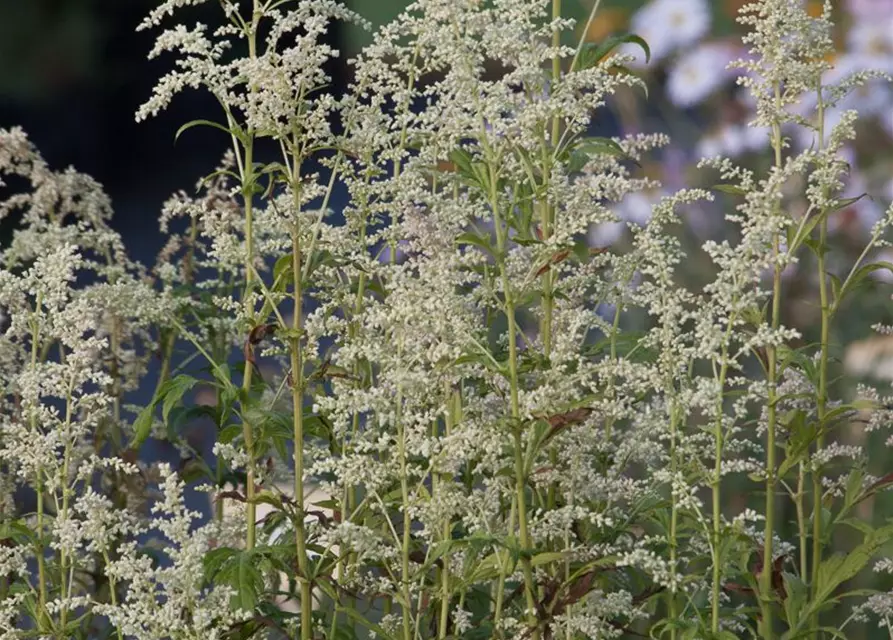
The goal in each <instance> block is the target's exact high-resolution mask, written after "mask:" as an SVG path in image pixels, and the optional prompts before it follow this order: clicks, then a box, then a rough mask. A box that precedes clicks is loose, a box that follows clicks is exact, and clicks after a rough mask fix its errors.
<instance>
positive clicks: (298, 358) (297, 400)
mask: <svg viewBox="0 0 893 640" xmlns="http://www.w3.org/2000/svg"><path fill="white" fill-rule="evenodd" d="M294 167H295V168H294V171H295V174H296V175H295V176H294V182H293V187H292V188H293V190H295V205H296V207H297V209H298V210H300V195H299V193H298V192H297V184H298V182H297V173H298V171H299V169H298V163H297V162H296V163H295V165H294ZM298 224H299V222H297V221H296V222H295V229H294V232H293V233H292V271H293V272H294V280H295V286H294V306H295V309H294V318H293V320H292V331H293V332H294V337H293V338H292V340H291V376H292V384H291V397H292V412H293V421H294V422H293V425H292V426H293V429H294V465H295V495H294V501H295V511H296V512H297V518H296V519H295V546H296V551H297V555H298V574H299V575H298V580H299V581H300V585H301V640H310V639H311V638H312V636H313V612H312V608H311V607H312V604H313V602H312V598H313V594H312V590H311V585H310V576H309V575H308V564H307V536H306V531H305V530H304V358H303V356H304V354H303V350H302V342H301V334H302V332H303V310H302V303H303V298H304V294H303V286H302V284H303V283H302V282H301V258H302V257H301V241H300V237H299V235H298V234H299V229H298Z"/></svg>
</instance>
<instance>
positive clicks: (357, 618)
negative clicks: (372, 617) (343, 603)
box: [336, 607, 394, 640]
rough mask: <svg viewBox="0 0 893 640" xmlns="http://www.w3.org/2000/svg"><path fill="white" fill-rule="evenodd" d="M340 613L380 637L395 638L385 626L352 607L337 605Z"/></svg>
mask: <svg viewBox="0 0 893 640" xmlns="http://www.w3.org/2000/svg"><path fill="white" fill-rule="evenodd" d="M336 610H337V611H338V613H343V614H344V615H346V616H347V617H348V618H350V619H351V620H353V621H354V622H356V623H357V624H359V625H360V626H361V627H364V628H366V629H368V630H369V631H372V632H373V633H374V634H375V635H376V636H378V637H380V638H386V639H387V640H394V638H393V636H391V635H390V634H389V633H388V632H387V631H385V630H384V628H382V627H380V626H379V625H377V624H375V623H374V622H370V621H369V620H367V619H366V616H364V615H362V614H361V613H360V612H359V611H357V610H356V609H354V608H352V607H336Z"/></svg>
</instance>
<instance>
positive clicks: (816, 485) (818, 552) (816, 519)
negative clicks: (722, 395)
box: [804, 80, 832, 636]
mask: <svg viewBox="0 0 893 640" xmlns="http://www.w3.org/2000/svg"><path fill="white" fill-rule="evenodd" d="M816 93H817V94H818V115H817V118H818V123H817V124H818V138H819V145H818V148H819V153H820V154H821V153H822V151H823V150H824V148H825V102H824V98H823V97H822V83H821V80H819V82H818V86H817V89H816ZM822 199H823V200H824V201H827V199H828V188H827V187H822ZM821 214H822V218H821V222H819V248H818V251H817V265H816V270H817V271H818V274H817V275H818V278H819V303H820V305H821V312H822V328H821V337H820V343H821V346H820V349H821V351H820V354H819V388H818V398H817V399H816V417H817V419H818V423H819V428H818V435H817V437H816V453H818V452H819V451H821V450H822V449H823V448H824V446H825V419H826V414H827V400H828V350H829V343H830V327H831V316H832V311H831V305H830V301H829V298H828V276H827V274H826V273H825V269H826V266H825V247H826V245H827V242H828V216H827V215H825V212H824V211H822V212H821ZM822 493H823V488H822V470H821V468H820V467H819V466H818V465H816V467H815V468H814V469H813V471H812V495H813V515H812V574H813V577H816V576H818V573H819V567H820V566H821V564H822V536H823V535H824V534H823V531H822ZM804 579H805V578H804ZM817 590H818V581H817V580H813V582H812V585H811V592H812V597H813V598H815V597H816V593H817ZM819 623H820V620H819V614H818V613H816V614H815V615H814V616H813V619H812V621H811V628H812V631H813V633H814V634H815V635H816V636H818V635H819V634H818V627H819Z"/></svg>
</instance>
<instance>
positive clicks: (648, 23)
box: [623, 0, 710, 66]
mask: <svg viewBox="0 0 893 640" xmlns="http://www.w3.org/2000/svg"><path fill="white" fill-rule="evenodd" d="M630 26H631V31H632V32H633V33H635V34H636V35H638V36H641V37H642V38H644V39H645V41H646V42H647V43H648V46H649V48H650V49H651V61H652V62H659V61H660V60H662V59H663V58H666V57H667V56H668V55H669V54H670V53H672V52H673V51H675V50H676V49H678V48H680V47H686V46H690V45H692V44H693V43H695V42H697V41H698V40H699V39H700V38H702V37H703V36H704V35H706V34H707V32H708V31H709V30H710V7H709V6H708V4H707V2H706V0H652V1H651V2H649V3H648V4H646V5H645V6H644V7H642V8H641V9H639V11H637V12H636V14H635V15H634V16H633V18H632V21H631V25H630ZM623 53H625V54H629V55H632V56H634V57H635V58H636V62H635V63H634V64H638V65H640V66H641V65H644V63H645V54H644V53H643V52H642V50H641V49H639V47H638V46H635V45H625V46H624V47H623Z"/></svg>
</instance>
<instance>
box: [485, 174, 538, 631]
mask: <svg viewBox="0 0 893 640" xmlns="http://www.w3.org/2000/svg"><path fill="white" fill-rule="evenodd" d="M494 162H495V160H494V159H492V158H491V161H490V206H491V207H492V209H493V217H494V220H495V222H496V244H497V253H498V258H497V260H498V264H499V271H500V276H501V278H502V288H503V295H504V297H505V315H506V319H507V320H508V340H509V384H510V386H511V389H510V396H511V400H510V402H511V418H512V424H511V428H512V432H513V434H514V447H515V499H516V500H517V503H518V537H519V542H520V544H521V549H522V552H523V553H522V555H521V569H522V572H523V574H524V596H525V601H526V603H527V621H528V624H529V625H530V628H531V630H532V631H533V638H534V640H538V638H539V635H540V634H539V625H538V624H537V617H536V591H535V589H536V587H535V585H534V582H533V567H532V565H531V562H530V555H529V554H530V552H531V551H532V549H531V544H530V532H529V531H528V528H527V497H526V492H527V479H526V477H525V473H524V438H523V426H522V423H521V407H520V400H519V397H518V396H519V391H520V384H519V382H518V343H517V341H518V336H517V332H518V326H517V321H516V319H515V301H514V297H513V291H512V285H511V282H510V281H509V276H508V270H507V269H506V265H505V256H504V253H505V245H506V236H507V235H508V233H507V230H506V229H503V228H502V216H501V215H500V212H499V196H498V194H497V191H496V184H497V176H496V170H495V167H494V164H493V163H494Z"/></svg>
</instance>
